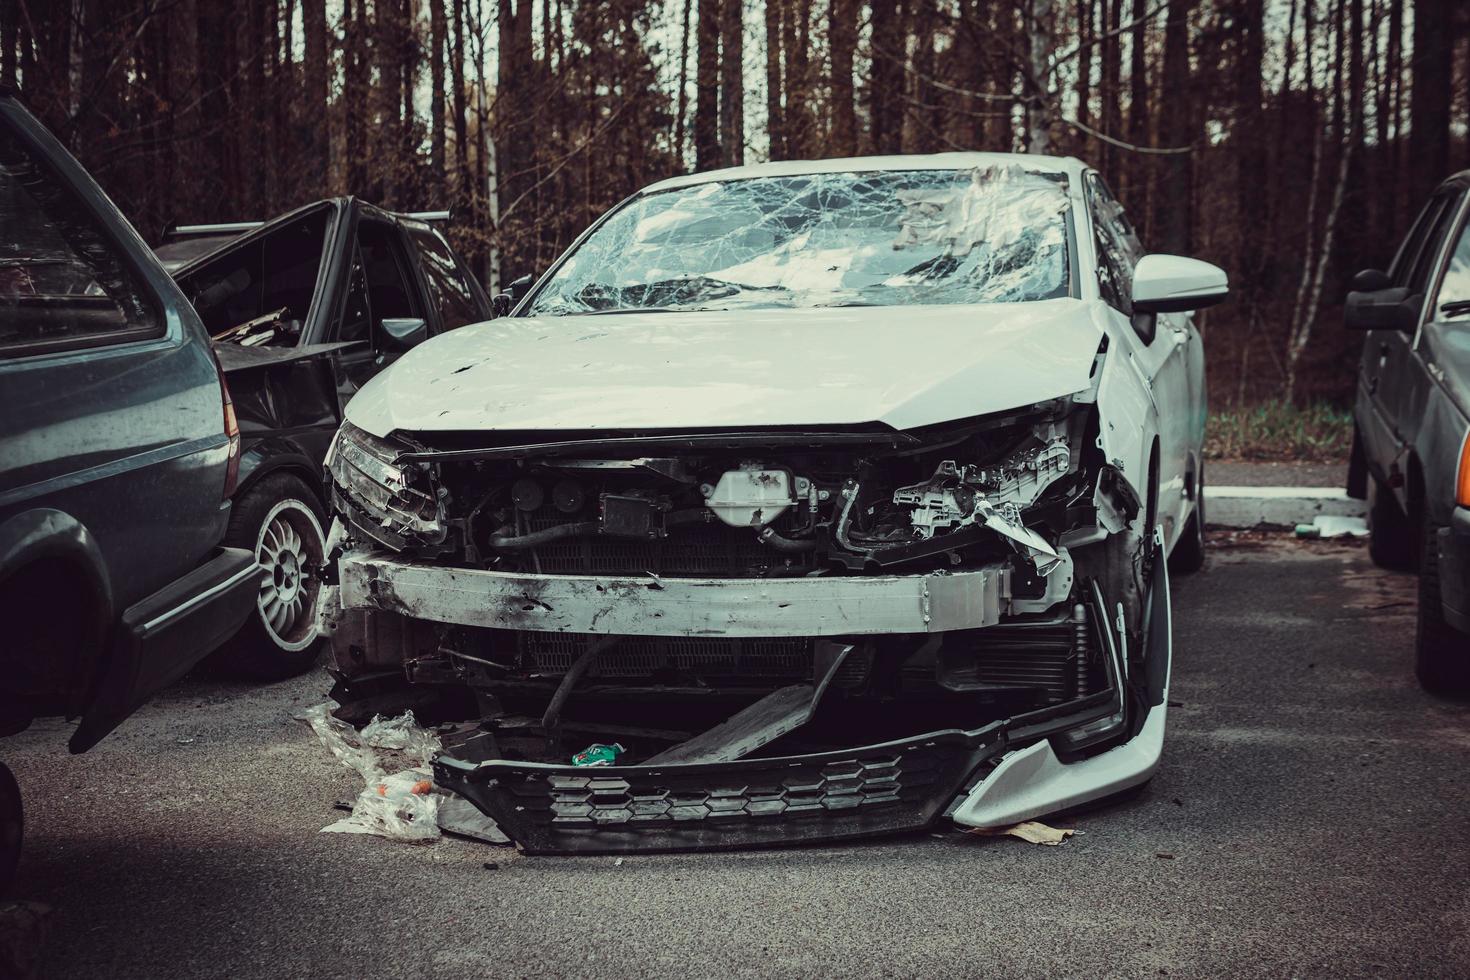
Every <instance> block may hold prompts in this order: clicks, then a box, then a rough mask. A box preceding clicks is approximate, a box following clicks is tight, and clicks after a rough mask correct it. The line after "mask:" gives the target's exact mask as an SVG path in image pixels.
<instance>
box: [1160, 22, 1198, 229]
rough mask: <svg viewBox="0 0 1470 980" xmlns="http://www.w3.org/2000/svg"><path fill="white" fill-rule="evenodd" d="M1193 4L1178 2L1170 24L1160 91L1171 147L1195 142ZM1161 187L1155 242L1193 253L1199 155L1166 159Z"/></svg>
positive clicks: (1163, 130) (1163, 127)
mask: <svg viewBox="0 0 1470 980" xmlns="http://www.w3.org/2000/svg"><path fill="white" fill-rule="evenodd" d="M1191 6H1192V0H1174V2H1173V3H1170V4H1169V13H1168V16H1167V19H1166V20H1165V21H1164V75H1163V81H1162V84H1161V85H1160V89H1161V90H1162V91H1163V92H1166V93H1168V97H1167V98H1165V99H1164V100H1163V105H1162V106H1161V107H1160V110H1159V140H1160V142H1162V143H1163V144H1164V145H1166V146H1188V145H1190V144H1191V143H1193V142H1194V137H1195V130H1196V127H1197V126H1198V122H1197V121H1196V119H1195V113H1194V107H1193V102H1194V82H1193V79H1192V78H1191V73H1190V67H1189V13H1190V8H1191ZM1162 169H1163V174H1162V180H1161V182H1160V187H1159V205H1158V209H1157V218H1156V227H1157V229H1158V231H1157V234H1156V235H1155V239H1156V240H1157V241H1158V243H1159V245H1158V247H1159V248H1160V249H1161V250H1163V251H1165V252H1172V253H1175V254H1179V255H1187V254H1189V252H1191V251H1192V250H1193V248H1194V235H1193V220H1192V217H1193V209H1194V159H1193V154H1184V153H1175V154H1170V155H1169V156H1167V157H1165V158H1164V164H1163V168H1162Z"/></svg>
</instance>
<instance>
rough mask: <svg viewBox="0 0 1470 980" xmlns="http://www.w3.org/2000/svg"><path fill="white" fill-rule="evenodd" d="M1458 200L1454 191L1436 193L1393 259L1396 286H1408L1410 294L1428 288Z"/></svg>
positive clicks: (1393, 277)
mask: <svg viewBox="0 0 1470 980" xmlns="http://www.w3.org/2000/svg"><path fill="white" fill-rule="evenodd" d="M1459 201H1460V199H1459V196H1458V195H1456V194H1453V193H1445V194H1437V195H1435V196H1434V197H1433V198H1431V199H1430V201H1429V204H1428V205H1426V206H1425V208H1424V210H1423V211H1422V212H1421V213H1420V215H1419V218H1418V220H1416V221H1415V222H1414V227H1413V229H1412V230H1411V231H1410V232H1409V237H1408V238H1407V239H1405V241H1404V247H1403V248H1402V249H1400V250H1399V254H1398V255H1397V256H1396V257H1395V258H1394V263H1393V269H1392V271H1391V272H1390V277H1391V278H1392V280H1393V284H1394V285H1395V286H1403V287H1407V288H1408V290H1409V294H1410V295H1414V294H1418V293H1423V292H1424V291H1425V290H1426V288H1427V287H1428V284H1429V276H1430V274H1431V272H1432V271H1433V268H1434V260H1435V259H1437V258H1438V257H1439V245H1440V242H1441V241H1443V239H1444V234H1445V229H1446V227H1447V226H1448V225H1449V223H1450V222H1451V221H1453V220H1454V217H1455V214H1456V212H1457V211H1458V210H1459V208H1458V204H1459Z"/></svg>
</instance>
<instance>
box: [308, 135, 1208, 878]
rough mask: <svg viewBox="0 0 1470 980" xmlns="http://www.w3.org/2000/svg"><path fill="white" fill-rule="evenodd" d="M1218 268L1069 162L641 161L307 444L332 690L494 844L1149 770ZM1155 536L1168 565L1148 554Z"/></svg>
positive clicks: (760, 822)
mask: <svg viewBox="0 0 1470 980" xmlns="http://www.w3.org/2000/svg"><path fill="white" fill-rule="evenodd" d="M1226 292H1227V285H1226V277H1225V274H1224V273H1223V272H1222V271H1221V270H1219V269H1218V268H1216V267H1214V266H1212V265H1208V264H1206V263H1203V262H1198V261H1195V260H1193V259H1187V258H1182V257H1177V256H1168V255H1144V254H1143V252H1142V249H1141V248H1140V247H1139V244H1138V240H1137V238H1136V237H1135V235H1134V233H1133V230H1132V228H1131V227H1130V225H1129V223H1128V220H1127V218H1126V217H1125V216H1124V214H1123V211H1122V208H1121V207H1120V206H1119V205H1118V203H1117V202H1116V201H1115V200H1114V199H1113V197H1112V195H1111V194H1110V193H1109V192H1108V190H1107V188H1106V186H1105V185H1104V184H1103V182H1102V180H1101V179H1100V178H1099V176H1098V175H1097V173H1095V172H1094V171H1092V170H1090V169H1089V168H1087V167H1086V166H1085V165H1084V164H1082V163H1080V162H1079V161H1077V160H1074V159H1058V158H1051V157H1037V156H1019V155H1008V154H980V153H955V154H941V155H935V156H911V157H907V156H906V157H876V158H867V159H855V160H827V161H818V162H803V163H776V164H767V165H763V166H755V167H745V168H740V169H735V170H726V171H719V172H715V173H704V174H696V175H692V176H685V177H677V178H674V179H672V180H667V181H664V182H662V183H659V184H655V185H653V186H652V187H649V188H647V189H646V190H644V191H642V192H640V193H638V194H636V195H635V196H633V197H632V198H630V199H629V200H627V201H625V202H624V203H623V204H621V205H620V206H618V207H617V208H615V209H614V210H613V211H611V212H610V213H609V214H607V215H606V216H604V217H603V218H602V219H601V220H600V221H598V222H597V223H596V224H595V225H594V226H593V227H592V228H591V229H589V230H588V231H587V232H586V234H584V235H583V236H582V237H581V238H580V239H579V240H578V241H577V242H576V243H575V244H574V245H573V246H572V248H571V249H570V250H569V251H568V252H567V253H566V254H565V255H564V256H562V258H561V259H560V260H559V261H558V262H557V263H556V264H555V265H554V266H553V267H552V268H551V269H550V270H549V271H548V272H547V273H546V274H545V275H544V276H542V277H541V279H540V280H539V281H538V282H536V283H535V284H534V286H532V287H530V288H529V289H528V291H527V292H526V293H525V295H524V296H523V297H521V298H520V300H519V303H518V305H517V306H516V308H515V310H514V312H512V313H511V314H510V315H508V316H503V317H501V318H499V319H496V320H494V321H491V322H488V323H482V324H478V325H474V326H470V327H465V328H462V329H460V330H456V331H453V332H451V333H448V334H445V335H443V336H440V337H438V338H435V339H434V340H431V341H428V342H426V343H424V344H422V345H421V346H419V347H417V348H415V349H414V350H413V351H411V352H410V353H409V354H407V355H406V356H405V357H403V358H402V360H400V361H399V362H398V363H397V364H396V365H395V366H394V367H393V368H392V369H391V370H389V371H387V372H385V373H383V374H382V375H380V376H378V377H377V378H375V379H374V380H373V381H371V382H370V383H369V384H368V385H367V386H366V387H364V388H363V389H362V391H361V392H360V393H359V394H358V396H357V397H356V399H355V400H354V401H353V402H352V404H351V405H350V406H349V408H348V411H347V421H346V424H344V425H343V427H342V430H341V431H340V432H339V434H338V437H337V440H336V442H335V443H334V445H333V449H332V452H331V454H330V456H329V459H328V469H329V473H330V476H331V481H332V485H333V498H334V507H335V509H336V513H337V515H338V516H337V522H336V525H335V527H334V532H333V540H334V542H336V543H337V552H336V554H337V556H338V561H337V581H338V585H337V586H336V587H335V589H333V590H331V591H332V593H333V594H332V597H331V599H330V601H329V603H328V608H327V609H326V610H325V612H324V620H325V623H324V629H325V630H326V631H327V632H329V633H331V634H332V642H333V647H334V651H335V657H336V671H335V674H336V676H337V678H338V684H337V688H336V690H335V691H334V696H335V697H336V698H337V700H338V701H339V702H340V703H341V704H342V706H343V707H342V709H341V714H342V715H343V716H344V717H347V718H349V719H354V718H365V717H366V716H367V715H368V714H371V713H372V712H374V711H382V710H388V709H389V708H391V707H395V706H400V705H407V704H412V705H414V706H415V708H416V710H418V711H419V714H420V717H421V718H423V717H426V716H427V717H429V718H430V719H432V720H435V721H440V720H444V721H463V722H465V724H464V725H462V726H460V728H459V729H458V730H457V734H456V735H454V736H451V737H449V738H447V739H446V751H445V753H444V754H443V755H442V756H440V757H439V758H438V759H437V760H436V762H435V778H436V780H437V781H438V783H439V784H440V785H441V786H444V787H446V788H448V789H451V790H453V791H454V792H457V793H459V794H460V795H462V796H464V797H465V798H467V799H469V800H470V801H471V802H473V803H474V804H475V805H476V806H478V807H479V808H480V809H481V810H483V811H484V812H485V813H486V814H488V815H489V816H491V817H493V818H494V819H495V820H496V821H497V822H498V823H499V824H500V826H501V828H502V829H503V830H504V831H505V832H506V833H507V834H509V835H510V836H511V837H512V838H513V839H514V840H515V841H516V842H517V843H518V844H520V845H521V846H522V847H523V848H524V849H525V850H527V851H532V852H542V853H572V852H591V853H609V852H623V851H636V850H681V849H693V848H719V847H740V846H753V845H765V844H779V843H792V842H802V841H817V840H834V839H846V838H853V837H859V836H867V835H872V834H879V833H888V832H894V831H901V830H909V829H917V828H922V827H925V826H928V825H930V824H932V823H933V822H934V821H936V820H938V819H941V818H945V817H947V818H949V819H952V820H954V821H955V822H957V823H959V824H962V825H967V826H974V827H994V826H1003V825H1007V824H1011V823H1014V822H1017V821H1020V820H1024V819H1028V818H1031V817H1036V816H1041V815H1044V814H1046V813H1049V812H1054V811H1056V810H1060V809H1063V808H1066V807H1070V806H1074V805H1077V804H1080V803H1084V802H1088V801H1092V800H1096V799H1100V798H1103V797H1106V796H1109V795H1111V794H1115V793H1118V792H1119V791H1122V790H1125V789H1128V788H1130V787H1132V786H1136V785H1138V784H1140V783H1142V782H1145V781H1146V780H1148V779H1149V777H1150V776H1151V775H1152V774H1153V772H1154V769H1155V767H1156V766H1157V765H1158V761H1159V755H1160V751H1161V747H1162V742H1163V735H1164V720H1165V712H1166V710H1167V704H1168V701H1167V696H1168V686H1169V668H1170V656H1171V640H1170V612H1169V592H1168V570H1167V569H1168V567H1169V566H1170V565H1172V566H1173V567H1174V569H1175V570H1176V571H1183V570H1193V569H1194V568H1197V567H1198V566H1199V565H1200V563H1201V562H1202V561H1203V545H1204V542H1203V528H1204V519H1203V513H1202V509H1201V500H1202V484H1203V475H1204V474H1203V459H1202V451H1201V444H1202V440H1203V435H1204V421H1205V401H1204V364H1203V355H1202V351H1201V346H1200V339H1199V335H1198V334H1197V332H1196V331H1195V328H1194V326H1193V324H1192V322H1191V319H1190V312H1191V311H1193V310H1196V309H1199V308H1201V307H1205V306H1208V305H1211V304H1213V303H1217V302H1219V301H1220V300H1222V299H1223V298H1224V297H1225V295H1226ZM1166 558H1167V559H1169V560H1168V561H1167V562H1166Z"/></svg>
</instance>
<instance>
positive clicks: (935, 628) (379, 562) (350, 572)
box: [339, 552, 1010, 637]
mask: <svg viewBox="0 0 1470 980" xmlns="http://www.w3.org/2000/svg"><path fill="white" fill-rule="evenodd" d="M339 572H340V575H341V583H342V590H341V603H342V608H343V609H344V610H351V609H376V610H382V611H385V612H392V613H398V614H400V615H404V616H409V617H412V618H415V619H426V620H432V621H435V622H440V623H454V624H456V625H460V626H482V627H490V628H494V629H508V630H534V631H540V632H553V633H562V632H570V633H608V634H619V635H632V636H735V637H740V636H749V637H769V636H861V635H870V634H883V633H939V632H945V631H949V630H967V629H981V628H984V627H987V626H993V625H995V624H996V623H998V622H999V621H1000V614H1001V611H1002V609H1003V608H1004V606H1005V603H1006V601H1007V599H1008V597H1009V594H1010V571H1009V569H1008V568H1007V567H1006V566H1004V565H999V564H997V565H990V566H986V567H984V568H979V569H974V570H967V571H963V572H952V573H946V572H932V573H929V574H925V575H874V576H846V577H843V576H835V577H831V578H792V579H732V578H718V579H715V578H655V577H653V576H651V575H650V576H646V577H641V578H635V577H628V576H613V575H608V576H599V575H542V574H534V573H530V572H496V571H484V570H480V569H466V568H451V567H446V566H444V565H441V564H429V563H424V564H420V563H415V562H411V561H404V560H401V559H398V558H394V557H392V556H391V555H388V554H386V553H382V552H358V553H354V554H348V555H344V556H343V558H342V560H341V562H340V564H339Z"/></svg>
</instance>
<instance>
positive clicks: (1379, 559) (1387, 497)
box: [1368, 477, 1419, 572]
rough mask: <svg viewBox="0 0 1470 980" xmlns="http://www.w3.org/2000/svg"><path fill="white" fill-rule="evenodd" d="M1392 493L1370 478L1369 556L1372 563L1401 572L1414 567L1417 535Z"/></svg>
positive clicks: (1417, 546) (1417, 545)
mask: <svg viewBox="0 0 1470 980" xmlns="http://www.w3.org/2000/svg"><path fill="white" fill-rule="evenodd" d="M1414 532H1415V529H1414V527H1413V526H1412V524H1411V523H1410V521H1409V516H1408V515H1407V514H1405V513H1404V511H1403V508H1402V507H1400V506H1399V502H1398V501H1397V500H1396V499H1395V498H1394V495H1393V492H1392V491H1391V490H1389V489H1388V488H1387V487H1385V486H1384V485H1383V484H1381V483H1379V482H1378V480H1377V479H1374V478H1371V477H1370V478H1369V480H1368V556H1369V557H1370V558H1372V559H1373V564H1375V565H1377V566H1378V567H1380V568H1388V569H1392V570H1394V571H1398V572H1409V571H1413V570H1414V559H1415V557H1416V555H1417V553H1418V550H1419V541H1418V536H1417V535H1416V534H1415V533H1414Z"/></svg>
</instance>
